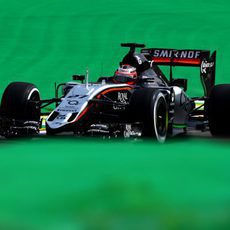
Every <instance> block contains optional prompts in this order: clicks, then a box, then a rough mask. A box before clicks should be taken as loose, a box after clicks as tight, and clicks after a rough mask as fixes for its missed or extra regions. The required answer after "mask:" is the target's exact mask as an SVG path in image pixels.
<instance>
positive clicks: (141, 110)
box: [130, 88, 168, 143]
mask: <svg viewBox="0 0 230 230" xmlns="http://www.w3.org/2000/svg"><path fill="white" fill-rule="evenodd" d="M130 105H131V111H132V114H131V116H134V117H135V119H137V120H141V121H142V122H143V129H142V136H145V137H155V138H156V139H157V140H158V141H159V142H161V143H162V142H165V140H166V137H167V132H168V105H167V102H166V99H165V96H164V94H163V93H162V92H160V91H159V90H155V89H151V88H147V89H141V90H137V91H136V92H134V94H133V96H132V99H131V103H130Z"/></svg>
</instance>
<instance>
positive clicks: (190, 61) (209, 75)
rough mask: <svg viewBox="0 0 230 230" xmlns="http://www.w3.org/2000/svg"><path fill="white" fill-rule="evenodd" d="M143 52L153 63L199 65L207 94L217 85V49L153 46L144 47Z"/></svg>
mask: <svg viewBox="0 0 230 230" xmlns="http://www.w3.org/2000/svg"><path fill="white" fill-rule="evenodd" d="M141 53H142V54H143V55H144V56H145V57H146V58H147V59H148V60H149V61H151V62H152V64H153V65H166V66H194V67H199V68H200V78H201V82H202V85H203V88H204V94H205V96H209V94H210V92H211V90H212V88H213V86H214V85H215V70H216V51H214V52H213V53H212V54H211V53H210V51H208V50H175V49H158V48H151V49H142V50H141Z"/></svg>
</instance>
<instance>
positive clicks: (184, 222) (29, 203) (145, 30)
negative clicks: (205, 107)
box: [0, 0, 230, 230]
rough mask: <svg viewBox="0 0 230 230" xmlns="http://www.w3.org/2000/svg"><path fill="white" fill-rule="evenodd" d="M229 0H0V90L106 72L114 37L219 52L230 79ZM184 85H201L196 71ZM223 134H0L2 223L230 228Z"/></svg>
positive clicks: (117, 229)
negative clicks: (160, 137)
mask: <svg viewBox="0 0 230 230" xmlns="http://www.w3.org/2000/svg"><path fill="white" fill-rule="evenodd" d="M229 24H230V3H229V2H228V1H227V0H219V1H216V0H209V1H206V0H205V1H198V0H195V1H190V2H187V1H182V0H175V1H169V0H164V1H158V2H157V1H153V0H145V1H138V0H133V1H131V0H128V1H121V0H107V1H106V0H98V1H93V0H84V1H80V0H65V1H62V0H59V1H54V0H40V1H33V0H31V1H29V0H20V1H16V0H7V1H6V0H0V79H1V83H0V95H1V94H2V92H3V90H4V89H5V87H6V86H7V84H9V83H10V82H11V81H27V82H32V83H35V84H36V85H37V86H38V88H39V89H40V91H41V94H42V97H43V98H44V99H45V98H51V97H53V95H54V82H65V81H68V80H71V75H73V74H76V73H84V72H85V70H86V68H89V70H90V78H91V80H96V79H97V78H98V77H99V76H101V75H103V76H106V75H111V74H113V72H114V70H115V69H116V68H117V66H118V63H119V61H120V60H121V57H122V55H124V54H125V53H126V50H125V49H124V48H121V47H120V46H119V44H120V43H121V42H140V43H145V44H146V45H147V46H148V47H165V48H178V49H180V48H186V49H190V48H191V49H210V50H217V83H221V82H223V83H227V82H230V78H229V72H230V69H229V67H228V66H229V61H230V58H229V53H230V44H229V41H230V27H229ZM175 74H176V75H177V76H179V77H186V78H187V77H188V78H189V88H190V90H189V94H190V95H195V96H199V95H201V94H202V89H201V85H200V80H199V70H197V69H191V70H189V71H188V70H187V69H184V68H180V69H176V70H175ZM229 147H230V145H229V141H228V140H213V139H211V138H210V137H206V136H201V137H199V136H197V135H195V136H188V137H184V138H175V139H172V140H169V141H168V142H167V143H166V144H164V145H160V144H158V143H156V142H154V141H149V140H120V139H117V140H110V139H102V138H92V139H91V138H76V137H57V138H56V139H51V138H47V137H45V136H41V137H37V138H33V139H30V140H24V139H21V140H4V139H1V140H0V229H3V230H5V229H7V230H8V229H23V230H24V229H28V230H31V229H47V230H53V229H55V230H72V229H73V230H75V229H84V230H85V229H86V230H88V229H89V230H91V229H92V230H94V229H95V230H101V229H103V230H104V229H113V230H123V229H124V230H140V229H143V230H145V229H175V230H176V229H229V228H230V182H229V181H230V172H229V165H230V156H229Z"/></svg>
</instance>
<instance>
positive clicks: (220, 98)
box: [207, 84, 230, 137]
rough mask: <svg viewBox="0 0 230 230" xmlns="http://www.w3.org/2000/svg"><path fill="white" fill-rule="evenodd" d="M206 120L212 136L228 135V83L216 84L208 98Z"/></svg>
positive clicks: (229, 104) (229, 111) (229, 119)
mask: <svg viewBox="0 0 230 230" xmlns="http://www.w3.org/2000/svg"><path fill="white" fill-rule="evenodd" d="M207 106H208V120H209V128H210V132H211V134H212V135H213V136H217V137H218V136H226V137H227V136H228V137H229V136H230V84H223V85H216V86H215V87H214V88H213V89H212V91H211V94H210V97H209V100H208V105H207Z"/></svg>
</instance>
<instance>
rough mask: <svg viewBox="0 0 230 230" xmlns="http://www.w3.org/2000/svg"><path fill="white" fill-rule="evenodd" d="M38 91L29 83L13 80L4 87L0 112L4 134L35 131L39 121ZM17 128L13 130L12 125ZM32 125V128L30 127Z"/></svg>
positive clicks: (20, 133)
mask: <svg viewBox="0 0 230 230" xmlns="http://www.w3.org/2000/svg"><path fill="white" fill-rule="evenodd" d="M39 102H40V93H39V91H38V89H37V87H36V86H35V85H33V84H30V83H25V82H13V83H11V84H9V85H8V86H7V88H6V89H5V91H4V93H3V96H2V101H1V107H0V114H1V117H2V118H3V119H4V121H6V122H5V125H4V128H3V129H4V131H3V133H4V134H5V136H14V135H26V134H27V133H31V132H32V133H34V132H35V133H37V132H38V131H35V130H38V129H39V122H40V105H39ZM15 126H16V127H19V126H20V127H21V128H18V130H17V131H13V130H14V127H15ZM32 126H34V129H33V128H31V129H30V127H32Z"/></svg>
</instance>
